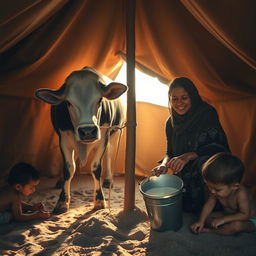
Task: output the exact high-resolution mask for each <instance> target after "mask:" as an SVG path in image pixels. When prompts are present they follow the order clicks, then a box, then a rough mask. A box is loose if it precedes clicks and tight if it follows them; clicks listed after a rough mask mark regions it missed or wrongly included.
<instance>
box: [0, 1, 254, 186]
mask: <svg viewBox="0 0 256 256" xmlns="http://www.w3.org/2000/svg"><path fill="white" fill-rule="evenodd" d="M11 2H13V1H2V2H1V4H0V12H1V21H0V22H1V27H0V33H1V37H0V54H1V57H0V63H1V70H0V75H1V77H0V79H1V80H0V145H1V147H0V154H1V160H0V167H1V170H2V171H1V177H0V179H1V180H3V178H4V177H6V175H7V173H8V171H9V169H10V167H11V166H12V165H13V164H14V163H16V162H18V161H27V162H30V163H32V164H34V165H35V166H36V167H37V168H39V170H40V171H41V173H42V174H43V175H48V176H50V175H58V174H59V172H60V169H61V166H62V163H61V157H60V152H59V150H58V138H57V135H56V134H55V133H54V131H53V128H52V126H51V123H50V116H49V110H50V106H48V105H46V104H44V103H41V102H39V101H38V100H36V99H35V98H34V91H35V90H36V89H38V88H41V87H47V88H52V89H57V88H58V87H60V86H61V84H62V83H63V81H64V79H65V77H66V76H67V75H68V74H69V73H70V72H72V71H73V70H76V69H80V68H82V67H84V66H92V67H94V68H96V69H97V70H98V71H99V72H101V73H103V74H105V75H108V76H110V77H111V78H114V77H115V75H116V74H117V72H118V70H119V68H120V67H121V64H122V62H123V60H122V58H121V55H123V54H125V49H126V45H125V10H124V8H125V1H124V0H108V1H105V0H97V1H94V0H86V1H82V0H77V1H68V0H66V1H60V0H59V1H58V0H45V1H32V0H31V1H25V0H24V1H15V3H16V2H17V3H16V4H11ZM255 8H256V3H255V1H252V0H247V1H242V0H238V1H235V2H234V1H232V0H227V1H222V0H216V1H202V0H194V1H191V0H181V1H178V0H177V1H176V0H175V1H169V0H159V1H155V0H137V1H136V62H137V64H138V65H139V66H143V67H145V68H147V69H148V70H151V71H152V72H154V73H155V74H157V75H158V76H159V77H162V78H165V79H167V80H171V79H172V78H174V77H176V76H187V77H189V78H191V79H192V80H193V81H194V82H195V84H196V85H197V87H198V89H199V92H200V94H201V95H202V97H203V98H204V99H205V100H206V101H208V102H209V103H211V104H212V105H213V106H214V107H215V108H216V109H217V111H218V113H219V116H220V120H221V122H222V124H223V127H224V130H225V131H226V133H227V136H228V140H229V143H230V146H231V150H232V152H233V153H234V154H235V155H237V156H239V157H240V158H241V159H242V161H243V162H244V163H245V166H246V174H245V178H244V182H245V183H246V184H247V185H249V186H253V185H255V184H256V158H255V157H254V152H255V148H256V136H255V130H256V113H255V112H256V72H255V69H256V65H255V63H256V62H255V59H256V50H255V49H256V48H255V42H256V40H255V39H256V38H255V37H256V35H255V33H254V29H255V26H256V16H255V13H254V12H255ZM136 86H140V85H139V84H137V85H136ZM167 116H168V109H166V108H163V107H159V106H156V105H152V104H146V103H137V123H138V127H137V138H136V140H137V146H136V173H137V174H139V175H147V174H148V172H149V170H150V169H151V168H152V167H153V166H154V165H155V164H156V162H157V161H158V160H159V159H161V157H162V155H163V154H164V153H165V146H166V144H165V143H166V142H165V134H164V123H165V120H166V118H167ZM123 135H125V134H123ZM124 138H125V136H123V138H122V140H121V149H120V152H119V158H118V160H117V167H116V169H117V170H118V172H124V151H125V140H124Z"/></svg>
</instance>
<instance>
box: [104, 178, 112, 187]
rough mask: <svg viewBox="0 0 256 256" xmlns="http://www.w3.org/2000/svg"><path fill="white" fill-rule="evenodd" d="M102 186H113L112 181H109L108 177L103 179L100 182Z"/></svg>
mask: <svg viewBox="0 0 256 256" xmlns="http://www.w3.org/2000/svg"><path fill="white" fill-rule="evenodd" d="M102 187H103V188H113V182H111V181H110V180H109V179H105V180H104V181H103V184H102Z"/></svg>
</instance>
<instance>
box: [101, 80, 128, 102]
mask: <svg viewBox="0 0 256 256" xmlns="http://www.w3.org/2000/svg"><path fill="white" fill-rule="evenodd" d="M101 88H102V96H103V97H105V98H107V99H109V100H114V99H116V98H118V97H120V96H121V95H122V94H123V93H125V92H126V91H127V89H128V87H127V86H126V85H124V84H121V83H116V82H112V83H110V84H108V85H107V86H104V85H101Z"/></svg>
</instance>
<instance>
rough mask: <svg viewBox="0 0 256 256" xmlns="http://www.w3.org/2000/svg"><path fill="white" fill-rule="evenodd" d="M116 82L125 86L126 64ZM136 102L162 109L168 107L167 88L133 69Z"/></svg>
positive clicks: (156, 79)
mask: <svg viewBox="0 0 256 256" xmlns="http://www.w3.org/2000/svg"><path fill="white" fill-rule="evenodd" d="M115 81H116V82H119V83H124V84H126V62H124V64H123V65H122V68H121V69H120V71H119V73H118V75H117V77H116V79H115ZM135 84H136V89H135V90H136V91H135V92H136V102H147V103H151V104H155V105H159V106H163V107H167V106H168V97H167V94H168V86H167V84H164V83H162V82H160V81H159V80H158V78H156V77H152V76H150V75H148V74H146V73H144V72H141V71H140V70H138V69H137V68H136V69H135Z"/></svg>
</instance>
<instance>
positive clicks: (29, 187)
mask: <svg viewBox="0 0 256 256" xmlns="http://www.w3.org/2000/svg"><path fill="white" fill-rule="evenodd" d="M39 178H40V176H39V172H38V171H37V170H36V169H35V168H34V167H33V166H31V165H30V164H27V163H18V164H16V165H15V166H13V168H12V169H11V171H10V173H9V176H8V184H9V185H8V187H7V188H5V189H3V190H2V191H1V192H0V198H1V201H0V224H4V223H8V222H10V220H12V219H13V220H15V221H27V220H32V219H47V218H49V217H50V214H49V213H48V212H46V211H45V210H44V207H43V205H42V204H41V203H37V204H33V205H31V204H28V203H25V202H23V201H22V197H23V196H29V195H30V194H32V193H33V192H35V187H36V186H37V185H38V184H39Z"/></svg>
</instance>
